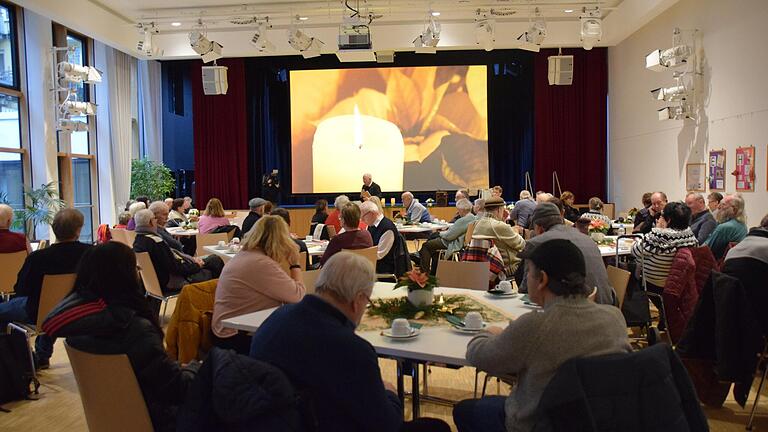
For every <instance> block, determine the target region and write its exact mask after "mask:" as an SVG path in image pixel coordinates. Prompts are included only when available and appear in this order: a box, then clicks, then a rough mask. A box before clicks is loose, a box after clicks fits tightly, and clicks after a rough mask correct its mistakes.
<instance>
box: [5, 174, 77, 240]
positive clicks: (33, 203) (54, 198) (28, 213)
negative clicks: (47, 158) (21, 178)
mask: <svg viewBox="0 0 768 432" xmlns="http://www.w3.org/2000/svg"><path fill="white" fill-rule="evenodd" d="M7 201H8V200H7V196H5V195H2V196H0V202H3V203H5V204H7ZM64 204H65V203H64V200H62V199H60V198H59V191H58V190H57V188H56V182H50V183H46V184H43V185H40V187H39V188H38V189H27V190H25V191H24V207H23V208H21V209H17V210H15V211H14V218H13V225H12V228H14V229H19V228H24V231H26V233H27V238H28V239H30V240H34V239H35V229H36V228H37V227H38V226H39V225H50V224H51V223H53V217H54V216H55V215H56V212H58V211H59V210H61V209H62V208H63V207H64Z"/></svg>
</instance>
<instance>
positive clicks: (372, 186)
mask: <svg viewBox="0 0 768 432" xmlns="http://www.w3.org/2000/svg"><path fill="white" fill-rule="evenodd" d="M372 196H376V197H379V199H381V186H379V185H377V184H376V183H374V182H373V177H371V173H365V174H363V187H362V188H361V190H360V200H361V201H365V200H366V199H368V198H370V197H372Z"/></svg>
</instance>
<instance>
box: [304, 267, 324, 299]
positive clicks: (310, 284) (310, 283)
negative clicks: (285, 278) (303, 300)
mask: <svg viewBox="0 0 768 432" xmlns="http://www.w3.org/2000/svg"><path fill="white" fill-rule="evenodd" d="M318 276H320V270H309V271H305V272H304V273H302V274H301V277H302V278H303V279H304V288H306V289H307V294H314V293H315V282H316V281H317V278H318Z"/></svg>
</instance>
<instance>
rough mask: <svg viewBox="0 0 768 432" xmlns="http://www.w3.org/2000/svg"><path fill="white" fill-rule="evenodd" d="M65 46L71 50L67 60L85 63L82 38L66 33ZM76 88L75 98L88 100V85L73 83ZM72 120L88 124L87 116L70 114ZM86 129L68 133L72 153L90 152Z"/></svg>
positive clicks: (83, 100)
mask: <svg viewBox="0 0 768 432" xmlns="http://www.w3.org/2000/svg"><path fill="white" fill-rule="evenodd" d="M67 46H68V47H69V48H70V49H72V50H73V51H69V52H68V53H67V61H68V62H70V63H74V64H77V65H80V66H83V65H87V64H88V62H87V57H86V50H85V44H84V41H83V39H82V38H79V37H76V36H72V35H71V34H68V35H67ZM73 86H74V87H75V89H76V90H77V93H76V94H77V100H78V101H80V102H87V101H89V97H88V96H89V95H88V86H87V85H85V84H83V83H77V84H73ZM71 119H72V120H74V121H79V122H82V123H86V124H88V116H72V118H71ZM88 138H89V136H88V131H82V132H72V134H71V135H70V148H71V150H70V151H71V152H72V153H76V154H90V152H89V147H90V146H89V145H88Z"/></svg>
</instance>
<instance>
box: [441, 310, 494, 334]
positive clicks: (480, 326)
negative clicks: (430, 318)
mask: <svg viewBox="0 0 768 432" xmlns="http://www.w3.org/2000/svg"><path fill="white" fill-rule="evenodd" d="M445 319H446V320H447V321H448V322H449V323H450V324H451V327H452V328H453V329H454V330H455V331H457V332H459V333H467V334H475V333H478V332H481V331H483V330H485V329H486V327H488V323H486V322H484V321H483V316H482V315H480V312H468V313H467V315H466V316H464V319H463V320H462V319H461V318H459V317H457V316H454V315H447V316H446V317H445Z"/></svg>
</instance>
